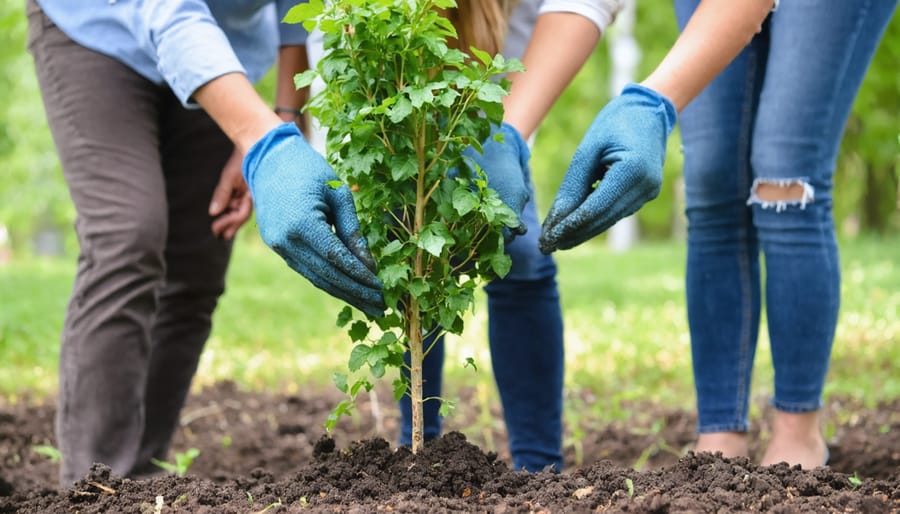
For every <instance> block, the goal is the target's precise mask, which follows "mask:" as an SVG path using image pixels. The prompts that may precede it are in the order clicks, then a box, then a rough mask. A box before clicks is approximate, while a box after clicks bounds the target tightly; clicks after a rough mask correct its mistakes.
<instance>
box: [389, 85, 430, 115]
mask: <svg viewBox="0 0 900 514" xmlns="http://www.w3.org/2000/svg"><path fill="white" fill-rule="evenodd" d="M409 101H410V102H412V106H413V107H415V108H416V109H418V108H420V107H422V106H423V105H425V104H431V103H432V102H434V93H432V92H431V89H429V88H416V89H412V90H410V92H409ZM392 121H393V120H392Z"/></svg>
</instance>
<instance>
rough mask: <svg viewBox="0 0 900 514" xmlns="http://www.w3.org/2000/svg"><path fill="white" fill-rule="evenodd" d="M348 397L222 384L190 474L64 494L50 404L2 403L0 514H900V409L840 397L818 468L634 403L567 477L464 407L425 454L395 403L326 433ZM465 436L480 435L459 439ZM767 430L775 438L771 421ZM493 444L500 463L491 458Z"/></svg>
mask: <svg viewBox="0 0 900 514" xmlns="http://www.w3.org/2000/svg"><path fill="white" fill-rule="evenodd" d="M382 397H384V398H389V396H388V395H382ZM337 400H338V398H337V397H336V394H335V393H332V392H330V391H309V392H308V393H304V394H301V395H275V394H266V393H258V392H247V391H242V390H239V389H238V388H236V387H235V386H234V385H232V384H227V383H224V384H218V385H217V386H215V387H211V388H207V389H205V390H203V391H202V392H200V393H198V394H196V395H194V396H193V397H192V398H191V399H190V400H189V402H188V405H187V406H186V407H185V409H184V411H183V416H182V426H181V428H180V429H179V431H178V433H177V435H176V439H175V442H174V446H173V448H174V450H175V451H184V450H185V449H187V448H197V449H199V450H200V452H201V454H200V457H198V458H197V460H196V461H195V462H194V463H193V465H192V466H191V468H190V471H189V472H188V474H187V475H186V476H185V477H180V478H179V477H176V476H172V475H161V476H157V477H154V478H150V479H146V480H142V481H134V480H127V479H123V478H121V477H118V476H115V475H113V474H112V473H111V472H110V470H109V469H108V468H106V467H104V466H101V465H97V466H95V468H94V469H93V470H92V472H91V473H90V474H89V475H88V476H86V477H84V478H83V479H82V480H81V481H79V482H78V483H77V484H75V486H74V487H72V488H69V489H66V490H58V489H56V487H55V485H56V472H57V465H56V464H55V463H53V462H52V461H51V460H50V459H49V458H48V457H46V456H44V455H42V454H40V453H37V452H35V450H34V446H37V445H53V415H54V411H53V406H52V404H49V403H41V402H39V401H32V400H23V401H19V402H17V403H15V404H11V405H10V404H8V405H4V406H0V513H12V512H16V513H22V514H27V513H37V512H41V513H44V512H54V513H56V512H59V513H65V512H73V513H74V512H79V513H84V514H87V513H95V512H122V513H140V514H155V513H160V514H161V513H174V512H191V513H194V512H196V513H262V512H266V513H270V512H378V511H383V512H391V511H394V512H495V513H505V512H589V511H603V512H676V511H677V512H735V511H741V512H748V511H768V512H900V400H895V401H892V402H890V403H885V404H882V405H879V406H878V407H877V408H875V409H865V408H863V407H861V406H860V405H858V404H857V403H856V402H838V401H834V400H833V401H831V402H830V404H829V405H828V406H827V411H828V413H827V414H828V416H829V418H830V419H831V420H832V423H833V424H832V426H834V427H836V428H835V429H834V434H833V436H832V437H831V438H830V440H829V447H830V451H831V461H830V465H829V466H828V467H823V468H818V469H815V470H811V471H803V470H800V469H798V468H790V467H788V466H787V465H783V464H782V465H777V466H771V467H767V468H761V467H758V466H756V465H754V464H752V462H751V461H750V460H747V459H731V460H727V459H721V458H718V457H716V456H712V455H708V454H701V455H695V454H694V453H692V452H690V451H688V448H689V444H690V442H691V441H692V440H693V429H694V419H693V416H692V414H691V413H690V412H686V411H680V410H674V409H671V408H667V407H664V406H660V405H652V404H649V405H633V406H631V409H630V410H631V411H632V412H635V413H639V414H636V415H635V416H633V417H632V418H631V419H630V420H629V422H624V421H623V422H616V423H612V424H605V425H604V424H601V423H600V422H599V421H598V420H596V419H594V420H591V419H582V420H581V423H582V427H580V428H581V430H583V431H584V433H586V434H588V435H586V436H585V437H583V438H580V440H577V441H576V440H575V439H574V438H572V437H568V438H567V441H569V444H567V446H566V452H567V455H566V461H567V469H566V470H565V472H564V473H561V474H551V473H533V474H528V473H515V472H512V471H510V469H509V467H508V465H507V462H508V458H507V455H506V454H505V446H506V441H505V439H504V436H503V427H502V423H499V424H498V423H494V424H491V425H490V426H485V427H480V426H478V423H479V422H478V421H477V420H475V419H474V415H473V416H472V417H471V418H470V419H465V413H464V412H463V411H465V409H464V408H459V409H457V410H456V412H455V413H454V416H453V417H452V418H450V419H448V421H447V429H448V430H450V432H448V433H447V435H445V436H444V437H443V438H441V439H440V440H438V441H435V442H434V443H431V444H430V445H428V446H426V448H425V449H424V450H423V451H422V452H420V453H419V455H413V454H412V453H411V452H409V451H408V450H406V449H403V448H401V449H397V448H396V447H395V445H394V444H393V441H395V439H396V433H397V427H396V409H395V408H394V406H393V405H392V404H391V405H387V406H386V405H384V403H385V401H384V400H382V402H381V404H378V403H377V402H375V401H373V399H370V400H368V401H366V402H363V403H361V404H360V405H359V409H358V415H357V416H356V417H355V418H353V419H345V420H344V421H342V423H341V425H340V427H339V429H338V430H337V431H336V432H335V433H336V434H337V435H336V439H329V438H325V437H324V431H323V429H322V422H323V420H324V419H325V417H326V416H327V413H328V411H329V410H330V409H331V408H332V407H333V406H334V405H335V404H336V402H337ZM460 405H461V406H462V405H466V403H465V401H463V402H460ZM373 413H374V414H375V415H373ZM378 414H381V415H378ZM495 414H496V416H495V417H494V419H495V420H496V419H502V418H501V417H499V413H495ZM463 428H464V429H465V431H466V432H467V433H469V434H470V437H471V438H472V439H471V441H467V440H466V437H465V436H464V435H462V433H460V432H453V431H452V430H454V429H463ZM572 428H574V427H569V432H570V433H573V431H572ZM753 435H754V436H755V437H754V438H755V439H760V438H761V439H765V437H766V435H767V427H766V426H765V425H756V426H754V428H753ZM388 441H391V442H390V443H389V442H388ZM489 442H492V443H493V447H496V448H497V449H498V450H501V451H500V453H499V454H495V453H490V452H485V451H484V450H482V449H481V447H485V448H488V447H491V444H489ZM478 445H481V447H479V446H478ZM759 452H760V446H758V445H757V446H754V448H753V453H754V454H755V455H758V454H759ZM635 467H637V468H640V470H639V471H638V470H635Z"/></svg>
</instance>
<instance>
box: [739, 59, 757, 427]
mask: <svg viewBox="0 0 900 514" xmlns="http://www.w3.org/2000/svg"><path fill="white" fill-rule="evenodd" d="M751 52H753V53H755V50H751ZM750 57H751V58H750V59H748V64H747V66H748V70H747V79H746V84H745V88H744V90H745V91H747V94H746V96H745V98H744V105H743V108H742V115H743V119H744V123H743V126H742V127H741V133H740V137H739V141H738V154H739V155H742V156H745V155H749V154H750V144H751V137H752V133H753V132H752V131H753V95H754V91H755V87H754V82H755V80H756V74H757V71H758V66H759V65H758V62H757V59H758V56H757V55H753V54H751V56H750ZM739 162H740V166H741V167H742V168H743V169H740V170H738V190H739V191H746V190H747V189H748V188H749V184H748V179H749V178H750V177H748V175H749V174H750V173H752V170H751V169H750V164H749V159H744V158H742V159H740V160H739ZM743 213H744V214H743V221H744V226H745V227H747V237H745V238H742V239H740V242H739V245H740V246H739V249H738V266H739V272H740V284H741V297H742V305H743V306H744V309H743V312H742V313H741V324H742V327H741V333H740V341H739V353H738V370H739V371H740V373H739V374H738V377H737V378H738V384H737V385H738V391H737V397H736V398H735V400H736V402H735V406H734V407H735V412H734V415H735V419H739V420H741V419H744V417H745V416H746V408H745V405H746V404H747V395H748V390H749V384H748V383H747V380H748V379H747V376H746V373H745V371H744V370H745V369H746V368H747V359H748V358H749V357H750V356H749V355H748V354H749V353H750V351H749V347H750V334H751V332H752V329H751V328H750V323H751V321H752V319H753V306H752V305H751V303H752V301H753V298H752V294H751V292H750V288H751V285H750V262H749V261H750V256H749V248H748V244H747V238H749V237H750V231H751V230H752V228H751V227H752V222H751V221H750V219H749V218H750V213H751V211H750V210H749V209H744V210H743Z"/></svg>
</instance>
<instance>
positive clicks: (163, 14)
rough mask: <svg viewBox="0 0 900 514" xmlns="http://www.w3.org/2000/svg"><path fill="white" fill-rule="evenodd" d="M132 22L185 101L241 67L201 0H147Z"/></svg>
mask: <svg viewBox="0 0 900 514" xmlns="http://www.w3.org/2000/svg"><path fill="white" fill-rule="evenodd" d="M135 15H136V17H137V19H136V20H135V23H134V24H133V25H132V27H134V36H135V39H136V40H137V42H138V45H139V46H140V47H141V48H143V49H144V50H145V51H146V52H147V53H148V54H150V55H155V56H156V59H157V62H156V67H157V70H158V71H159V73H160V74H161V75H162V78H163V80H165V81H166V83H167V84H169V87H171V88H172V91H173V92H174V93H175V96H177V97H178V99H179V100H181V102H182V103H183V104H185V105H189V104H191V103H192V102H191V100H190V98H191V95H193V94H194V91H196V90H197V89H198V88H200V86H202V85H204V84H206V83H207V82H209V81H211V80H213V79H215V78H217V77H220V76H222V75H225V74H228V73H244V74H246V71H245V70H244V67H243V66H242V65H241V62H240V60H239V59H238V58H237V55H236V54H235V52H234V50H233V49H232V47H231V43H229V41H228V38H227V37H226V36H225V33H224V32H223V31H222V29H221V27H219V25H218V24H217V23H216V21H215V19H214V18H213V16H212V14H211V13H210V11H209V8H208V7H207V5H206V2H204V1H202V0H181V1H172V0H145V1H143V2H141V4H140V7H139V9H137V10H136V11H135Z"/></svg>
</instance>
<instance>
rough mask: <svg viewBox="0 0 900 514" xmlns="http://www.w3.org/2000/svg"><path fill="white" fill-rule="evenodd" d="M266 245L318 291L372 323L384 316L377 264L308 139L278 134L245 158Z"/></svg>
mask: <svg viewBox="0 0 900 514" xmlns="http://www.w3.org/2000/svg"><path fill="white" fill-rule="evenodd" d="M244 178H245V179H246V180H247V184H249V185H250V191H251V193H252V195H253V201H254V203H255V205H256V219H257V224H258V225H259V233H260V235H261V236H262V239H263V241H265V243H266V244H267V245H269V247H271V248H272V249H273V250H275V252H276V253H277V254H278V255H280V256H281V257H282V258H283V259H284V260H285V262H287V264H288V265H289V266H290V267H291V268H293V269H294V271H296V272H298V273H300V274H301V275H303V276H304V277H306V278H307V279H308V280H309V281H310V282H312V283H313V285H315V286H316V287H318V288H319V289H322V290H324V291H325V292H327V293H328V294H330V295H332V296H334V297H336V298H340V299H341V300H344V301H345V302H347V303H349V304H350V305H353V306H354V307H356V308H357V309H359V310H361V311H363V312H365V313H366V314H369V315H371V316H375V317H379V316H382V315H383V314H384V309H385V304H384V298H383V297H382V294H381V287H382V285H381V282H380V281H379V280H378V278H377V277H376V276H375V274H374V270H375V261H374V259H373V258H372V256H371V254H370V253H369V249H368V246H367V245H366V240H365V238H364V237H362V235H361V234H360V229H359V219H358V218H357V216H356V209H355V208H354V206H353V197H352V196H351V193H350V190H349V189H348V188H347V186H346V185H342V186H341V187H338V188H334V187H332V183H333V181H338V177H337V175H335V173H334V170H332V169H331V166H329V165H328V163H327V162H325V159H324V158H323V157H322V156H321V155H319V154H318V153H317V152H316V151H315V150H313V149H312V147H311V146H310V145H309V143H307V142H306V140H305V139H304V138H303V135H302V134H301V133H300V130H299V129H298V128H297V125H296V124H294V123H285V124H282V125H279V126H277V127H276V128H274V129H273V130H271V131H270V132H269V133H268V134H266V135H265V136H264V137H263V138H262V139H261V140H260V141H258V142H257V143H256V144H254V145H253V146H252V147H251V148H250V151H248V152H247V156H246V157H245V158H244Z"/></svg>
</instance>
